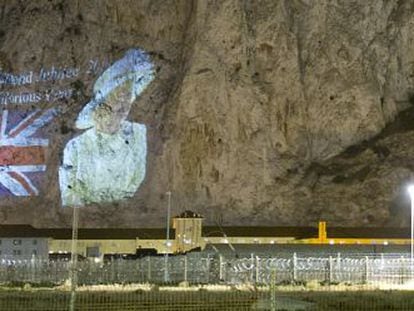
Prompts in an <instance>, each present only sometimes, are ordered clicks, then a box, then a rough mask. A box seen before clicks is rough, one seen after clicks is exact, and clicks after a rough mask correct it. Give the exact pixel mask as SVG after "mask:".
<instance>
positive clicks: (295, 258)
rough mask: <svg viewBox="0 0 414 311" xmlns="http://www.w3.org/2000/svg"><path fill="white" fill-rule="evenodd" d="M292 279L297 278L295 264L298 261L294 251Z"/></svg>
mask: <svg viewBox="0 0 414 311" xmlns="http://www.w3.org/2000/svg"><path fill="white" fill-rule="evenodd" d="M292 263H293V273H292V274H293V281H296V279H297V276H298V275H297V271H296V266H297V263H298V258H297V256H296V253H293V262H292Z"/></svg>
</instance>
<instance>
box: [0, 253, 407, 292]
mask: <svg viewBox="0 0 414 311" xmlns="http://www.w3.org/2000/svg"><path fill="white" fill-rule="evenodd" d="M77 272H78V273H77V275H78V284H79V285H94V284H130V283H152V284H178V283H180V282H186V283H187V282H188V283H189V284H241V283H249V284H255V285H269V284H271V283H275V284H291V283H292V284H293V283H299V282H310V281H313V282H324V283H328V284H335V283H349V284H388V285H401V284H405V283H406V282H408V281H411V280H412V281H414V273H413V272H414V263H413V262H411V261H410V259H409V256H408V254H387V255H385V254H383V255H379V256H378V255H375V256H374V255H372V256H352V257H348V256H347V257H344V256H341V254H337V255H335V256H326V257H308V256H306V257H302V256H298V255H296V254H292V255H291V257H290V258H286V257H284V258H279V257H263V256H261V257H259V256H256V255H254V254H252V255H251V256H250V257H243V258H227V257H225V256H222V255H220V254H217V255H216V256H207V257H203V256H196V255H194V254H191V255H186V256H170V257H169V260H168V262H166V261H165V260H164V258H163V257H160V256H148V257H144V258H140V259H135V260H123V259H114V260H110V261H100V260H84V261H79V262H78V263H77ZM69 273H70V262H69V261H68V260H58V261H50V260H44V259H36V258H31V259H20V260H16V259H11V258H9V259H7V258H2V259H0V283H2V284H12V285H13V284H19V283H30V284H33V285H36V284H37V285H44V286H56V285H62V284H64V283H65V282H67V280H68V279H69Z"/></svg>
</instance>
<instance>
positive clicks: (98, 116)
mask: <svg viewBox="0 0 414 311" xmlns="http://www.w3.org/2000/svg"><path fill="white" fill-rule="evenodd" d="M153 78H154V72H153V65H152V63H151V61H150V58H149V56H148V55H147V54H146V53H145V52H144V51H142V50H139V49H133V50H129V51H127V52H126V53H125V55H124V57H123V58H121V59H119V60H118V61H116V62H115V63H114V64H112V65H111V66H110V67H109V68H108V69H106V70H105V71H104V73H103V74H102V75H101V76H100V77H99V78H98V79H97V81H96V82H95V85H94V87H93V92H94V97H93V99H92V100H91V101H90V102H89V103H88V104H87V105H86V106H85V107H84V108H83V109H82V111H81V112H80V113H79V115H78V118H77V120H76V127H77V128H79V129H84V130H85V131H84V132H83V133H82V134H81V135H79V136H77V137H75V138H74V139H72V140H70V141H69V142H68V143H67V145H66V147H65V149H64V154H63V163H62V165H61V167H60V169H59V183H60V190H61V198H62V205H63V206H82V205H86V204H89V203H103V202H114V201H119V200H122V199H125V198H128V197H132V196H133V195H134V194H135V192H136V191H137V190H138V188H139V186H140V185H141V183H142V181H143V180H144V177H145V168H146V156H147V135H146V127H145V125H143V124H140V123H134V122H130V121H127V120H126V119H127V116H128V114H129V111H130V109H131V105H132V104H133V103H134V101H135V99H136V98H137V97H138V96H139V94H140V93H142V92H143V91H144V89H145V88H146V87H147V86H148V84H149V83H150V82H151V81H152V80H153Z"/></svg>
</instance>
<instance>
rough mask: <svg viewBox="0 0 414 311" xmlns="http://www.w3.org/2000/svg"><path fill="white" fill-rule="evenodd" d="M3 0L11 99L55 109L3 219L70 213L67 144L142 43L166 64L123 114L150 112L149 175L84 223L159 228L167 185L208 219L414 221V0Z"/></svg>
mask: <svg viewBox="0 0 414 311" xmlns="http://www.w3.org/2000/svg"><path fill="white" fill-rule="evenodd" d="M2 2H3V3H1V4H0V16H1V18H0V67H1V68H2V72H7V73H10V74H12V75H14V76H15V77H16V79H15V80H13V81H14V82H13V83H14V84H13V83H12V82H11V81H12V79H11V78H9V81H8V84H7V83H5V82H3V84H0V87H2V89H1V90H0V91H1V92H2V93H1V94H0V103H1V104H2V108H3V110H4V109H7V110H19V111H23V110H24V111H30V110H33V109H37V108H40V109H50V108H52V107H57V108H58V110H59V115H58V116H57V117H56V118H55V119H54V120H53V121H52V122H50V124H48V126H47V132H48V135H49V136H48V138H49V145H48V149H47V160H46V162H47V163H46V164H47V170H46V172H45V173H44V179H43V182H41V183H40V184H39V195H38V196H27V197H21V196H20V197H17V196H2V197H1V201H0V205H1V207H0V220H1V222H2V223H31V224H33V225H35V226H48V227H52V226H58V227H61V226H67V225H69V223H70V210H69V209H63V208H62V207H61V201H60V190H59V184H58V168H59V165H60V164H61V161H62V152H63V149H64V147H65V144H66V143H67V142H68V141H69V140H70V139H72V138H74V137H76V136H77V135H80V134H81V131H79V130H77V129H76V128H75V126H74V122H75V119H76V116H77V115H78V113H79V112H80V111H81V109H82V107H83V106H84V105H85V104H86V103H87V102H88V100H89V98H90V97H91V94H92V91H91V88H92V85H93V83H94V81H95V80H96V78H97V76H98V75H99V72H102V70H103V69H104V68H105V66H107V65H106V64H109V63H111V62H113V61H114V60H116V59H118V58H119V56H120V55H121V54H122V53H123V52H124V51H125V50H127V49H129V48H131V47H138V48H142V49H144V50H145V51H147V52H148V53H149V54H150V55H151V57H152V60H153V62H154V63H155V64H156V67H157V69H156V74H155V79H154V81H153V82H152V84H151V85H150V87H149V88H148V89H147V90H145V92H144V94H143V95H142V96H141V97H140V98H139V99H138V100H137V101H136V103H135V104H134V105H133V107H132V110H131V112H130V114H129V117H128V119H129V120H131V121H134V122H139V123H142V124H145V125H146V126H147V142H148V146H147V148H148V154H147V168H146V176H145V179H144V182H143V183H142V184H141V186H140V188H139V190H138V191H137V193H136V194H135V196H134V197H133V198H131V199H128V200H124V201H120V202H115V203H108V204H99V205H98V204H91V205H88V206H86V207H85V208H84V209H83V210H82V212H81V224H82V225H83V226H89V227H95V226H101V227H115V226H119V227H135V226H147V227H150V226H162V225H163V224H164V223H165V219H166V208H167V196H166V195H165V193H166V192H167V191H171V193H172V196H171V198H172V201H171V203H172V213H173V214H178V213H179V212H181V211H182V210H186V209H191V210H194V211H196V212H198V213H200V214H202V215H204V216H205V218H206V219H205V222H207V223H210V224H214V223H220V224H222V225H313V224H315V222H317V221H318V220H320V219H325V220H327V221H328V222H329V224H335V225H344V226H360V225H372V226H382V225H396V226H407V225H408V224H409V223H408V221H407V217H406V216H407V215H409V197H408V195H407V194H406V190H405V187H406V185H407V183H408V182H409V181H410V180H411V179H412V177H413V170H414V160H413V157H412V154H414V144H413V142H414V107H413V104H414V53H413V51H414V2H413V1H409V0H407V1H403V0H402V1H400V0H387V1H386V0H384V1H381V0H366V1H340V0H336V1H330V0H321V1H308V0H284V1H283V0H279V1H274V0H269V1H243V0H238V1H237V0H229V1H207V0H206V1H201V0H199V1H187V0H182V1H155V0H151V1H133V0H130V1H127V0H125V1H123V0H119V1H98V0H95V1H79V0H68V1H46V0H39V1H32V2H20V1H17V0H12V1H2ZM52 67H54V69H55V71H53V72H52V71H51V68H52ZM45 68H46V69H49V71H45V70H46V69H45ZM62 68H66V70H63V69H62ZM60 69H62V72H58V70H60ZM42 70H43V71H42ZM76 70H78V71H76ZM63 72H64V73H63ZM30 73H32V75H33V77H34V76H36V77H37V80H36V83H34V82H33V81H29V80H30V79H31V78H30ZM17 78H20V80H19V79H17ZM33 79H34V78H33ZM3 81H5V80H4V79H3ZM26 81H27V83H26ZM29 82H32V83H29ZM68 90H69V91H68ZM6 92H9V94H10V93H13V94H18V95H17V97H7V98H9V99H8V100H5V99H4V98H5V95H4V94H5V93H6ZM22 92H26V93H27V94H29V95H30V94H41V96H40V95H39V96H40V97H41V98H42V99H45V100H39V101H36V100H35V99H36V97H33V100H32V103H29V102H30V101H31V98H30V96H29V95H27V98H26V99H25V98H23V99H22V97H19V96H20V95H21V94H22ZM36 92H38V93H36ZM48 92H49V93H50V92H52V94H54V95H55V100H49V99H48V97H47V94H49V93H48ZM65 92H66V93H65ZM68 92H69V93H68ZM56 93H57V94H58V95H56ZM19 94H20V95H19ZM45 94H46V95H45ZM2 96H3V100H2ZM33 96H35V95H33ZM42 96H43V97H42ZM7 101H8V102H7ZM28 103H29V104H28Z"/></svg>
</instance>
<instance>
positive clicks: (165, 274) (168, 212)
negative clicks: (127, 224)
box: [164, 191, 171, 283]
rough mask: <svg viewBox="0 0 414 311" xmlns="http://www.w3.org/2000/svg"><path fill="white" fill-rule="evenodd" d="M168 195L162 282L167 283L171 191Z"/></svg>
mask: <svg viewBox="0 0 414 311" xmlns="http://www.w3.org/2000/svg"><path fill="white" fill-rule="evenodd" d="M166 195H167V196H168V205H167V239H166V241H165V246H166V252H165V255H164V282H165V283H167V282H168V279H169V275H168V252H169V251H170V247H171V241H170V218H171V191H168V192H166Z"/></svg>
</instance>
